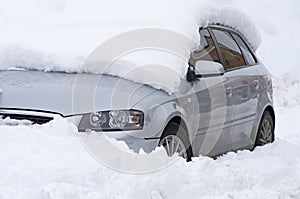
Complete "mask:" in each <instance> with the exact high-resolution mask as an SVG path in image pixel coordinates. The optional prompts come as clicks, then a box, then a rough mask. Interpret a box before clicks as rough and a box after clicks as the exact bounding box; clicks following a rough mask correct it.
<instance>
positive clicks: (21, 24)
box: [0, 0, 260, 92]
mask: <svg viewBox="0 0 300 199" xmlns="http://www.w3.org/2000/svg"><path fill="white" fill-rule="evenodd" d="M32 1H33V0H32ZM30 2H31V1H30ZM49 3H50V2H49ZM51 4H54V5H52V6H49V8H47V7H45V6H44V5H42V4H35V3H34V4H24V5H23V3H21V5H22V6H24V10H23V9H22V10H20V13H18V14H17V15H12V13H14V14H15V13H16V12H15V10H13V11H12V13H10V12H9V8H10V6H12V5H11V4H10V3H9V2H5V4H4V5H3V9H4V12H3V13H2V14H0V17H1V16H2V20H1V19H0V25H1V27H2V37H1V38H0V70H1V69H2V70H4V69H8V68H10V67H24V68H27V69H37V70H45V71H64V72H89V73H96V74H103V73H105V74H111V75H115V76H120V77H123V78H126V79H130V80H132V81H136V82H140V83H144V84H149V85H151V86H154V87H155V88H162V89H164V90H166V91H168V92H175V91H176V88H177V87H178V84H179V79H180V78H185V75H186V71H187V63H188V59H189V56H190V52H191V50H192V49H194V48H196V46H197V45H199V43H200V38H199V33H198V29H199V27H206V26H207V25H208V24H216V23H220V24H223V25H226V26H229V27H232V28H234V29H237V30H239V31H240V32H241V33H242V34H244V35H245V37H246V38H247V39H248V41H249V42H250V43H251V45H252V46H253V48H254V49H257V48H258V46H259V44H260V35H259V33H258V31H257V29H256V27H255V26H254V25H253V23H252V22H251V20H250V19H249V18H248V17H247V16H245V15H244V14H243V13H241V12H239V11H238V10H236V9H233V8H227V7H222V6H214V5H213V4H212V3H210V2H209V1H208V0H201V1H196V0H192V1H190V2H188V3H187V2H184V1H181V0H175V1H174V0H166V1H163V2H162V1H159V0H154V1H151V2H140V1H138V0H133V1H130V3H129V4H127V3H124V2H120V1H116V0H113V1H110V2H107V1H96V0H88V1H84V2H81V1H79V0H76V1H72V2H67V1H63V2H62V3H58V2H57V3H51ZM56 4H57V5H56ZM115 5H119V6H117V7H116V6H115ZM6 9H7V10H6ZM13 9H15V8H13ZM47 9H48V10H47ZM27 10H30V12H27ZM42 10H43V11H42ZM166 10H167V12H166ZM154 13H155V14H154ZM178 13H180V14H178ZM7 22H9V23H7ZM143 28H148V29H149V28H155V29H165V30H169V31H173V32H174V33H173V34H178V35H182V37H185V38H186V39H185V41H182V42H180V41H179V40H178V37H173V36H172V33H169V34H167V35H164V36H162V37H161V38H159V37H158V36H157V35H155V34H154V35H150V33H151V32H150V33H149V34H146V33H144V34H141V35H139V37H141V42H140V45H138V46H135V47H136V48H137V49H132V48H129V49H127V48H128V47H131V46H130V45H131V44H130V43H127V42H126V41H124V40H123V41H122V40H120V42H119V43H118V45H116V46H113V47H111V48H109V49H106V51H103V52H111V51H113V52H118V51H119V50H120V49H123V48H125V49H127V51H124V52H122V54H117V56H116V57H109V60H108V61H107V60H97V61H98V64H97V66H95V65H94V64H93V65H90V64H86V62H84V60H85V59H86V58H88V59H89V58H90V56H88V55H89V54H90V53H91V52H92V51H93V50H94V49H95V48H96V47H98V45H100V44H103V42H107V41H108V40H110V39H111V38H114V39H115V36H117V35H119V34H121V33H125V32H128V31H132V30H136V29H143ZM170 34H171V35H170ZM149 35H150V36H149ZM134 39H138V38H137V37H135V38H131V39H130V38H129V39H128V41H134ZM157 40H161V41H166V44H167V46H168V47H169V48H167V49H164V47H166V46H163V45H162V44H161V42H158V41H157ZM181 40H184V39H181ZM109 44H111V43H109ZM156 44H158V45H156ZM109 46H112V45H109ZM149 48H154V49H156V51H155V53H154V54H155V55H150V56H149V55H148V57H147V53H149V52H145V53H144V54H143V56H141V57H140V58H141V60H143V62H142V63H141V62H140V61H137V60H136V59H132V57H133V56H125V57H123V56H124V54H130V53H132V51H133V50H135V51H136V50H143V49H149ZM176 49H181V50H180V52H179V54H176V55H173V57H171V56H169V57H170V59H169V61H168V62H166V59H165V57H166V56H165V54H166V53H165V52H163V51H164V50H167V51H168V52H169V54H170V53H171V54H172V52H175V53H176V52H177V50H176ZM103 50H104V49H103ZM93 53H94V52H93ZM98 57H100V58H107V57H106V56H104V55H103V53H101V54H100V55H98ZM145 57H146V58H145ZM100 58H99V59H100ZM117 59H124V60H125V61H126V62H127V63H129V65H130V66H127V65H125V66H124V67H120V66H119V65H118V64H117V65H114V63H115V61H116V60H117ZM103 61H104V62H106V61H107V62H106V63H105V64H103ZM82 63H84V65H83V66H82ZM122 63H124V62H122ZM111 64H112V65H111ZM141 64H142V65H145V64H148V65H149V64H155V65H162V66H165V67H166V68H170V69H172V70H173V71H174V73H176V74H177V75H169V76H168V79H169V80H168V82H167V83H166V82H160V80H161V79H163V78H160V77H159V78H157V76H159V75H160V74H161V73H162V72H161V71H159V70H157V68H156V67H152V68H151V66H149V67H142V66H141ZM128 67H130V68H132V70H136V69H137V70H139V71H140V72H139V73H137V74H134V75H133V74H131V75H124V73H126V72H127V68H128ZM140 74H147V77H148V78H140V79H139V80H138V81H137V77H140ZM164 87H166V88H164Z"/></svg>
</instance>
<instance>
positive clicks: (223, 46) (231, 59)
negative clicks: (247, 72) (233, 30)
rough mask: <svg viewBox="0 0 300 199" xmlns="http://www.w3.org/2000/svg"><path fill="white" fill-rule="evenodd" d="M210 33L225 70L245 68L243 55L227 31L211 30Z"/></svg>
mask: <svg viewBox="0 0 300 199" xmlns="http://www.w3.org/2000/svg"><path fill="white" fill-rule="evenodd" d="M212 31H213V33H214V35H215V37H216V40H217V43H218V45H219V47H220V50H221V52H222V54H223V57H224V61H225V66H224V67H225V69H227V70H230V69H234V68H239V67H242V66H245V65H246V63H245V60H244V57H243V54H242V52H241V50H240V48H239V46H238V45H237V43H236V42H235V41H234V39H233V37H232V36H231V34H230V33H229V32H227V31H221V30H217V29H213V30H212Z"/></svg>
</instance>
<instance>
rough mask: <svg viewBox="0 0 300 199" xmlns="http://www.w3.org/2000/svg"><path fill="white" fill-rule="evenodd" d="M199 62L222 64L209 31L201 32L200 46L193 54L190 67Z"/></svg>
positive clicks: (203, 30) (202, 30)
mask: <svg viewBox="0 0 300 199" xmlns="http://www.w3.org/2000/svg"><path fill="white" fill-rule="evenodd" d="M198 60H205V61H213V62H219V63H220V62H221V61H220V57H219V54H218V51H217V48H216V46H215V44H214V41H213V39H212V37H211V35H210V33H209V31H208V30H207V29H201V30H200V46H199V47H198V48H197V49H196V50H194V51H193V52H192V53H191V57H190V61H189V62H190V65H192V66H194V65H195V63H196V61H198Z"/></svg>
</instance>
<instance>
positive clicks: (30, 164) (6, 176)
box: [0, 0, 300, 199]
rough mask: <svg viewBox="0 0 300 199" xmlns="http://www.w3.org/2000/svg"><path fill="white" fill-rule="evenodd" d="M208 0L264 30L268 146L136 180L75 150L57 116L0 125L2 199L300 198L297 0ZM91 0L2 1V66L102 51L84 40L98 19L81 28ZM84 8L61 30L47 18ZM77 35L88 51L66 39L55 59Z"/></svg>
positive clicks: (72, 133) (69, 129)
mask: <svg viewBox="0 0 300 199" xmlns="http://www.w3.org/2000/svg"><path fill="white" fill-rule="evenodd" d="M214 1H215V2H216V3H217V4H220V5H228V6H234V7H237V8H239V9H241V10H243V11H244V12H246V13H247V14H248V15H250V16H251V17H252V18H253V19H254V21H255V23H257V25H258V28H259V29H260V30H261V32H262V45H261V47H260V48H259V50H258V54H259V56H260V57H261V59H262V60H263V62H264V63H265V64H266V66H267V67H268V68H269V70H270V71H271V72H272V73H273V74H274V76H275V77H274V89H275V93H274V94H275V107H276V115H277V120H276V142H275V143H274V144H271V145H267V146H264V147H259V148H257V149H255V150H254V151H253V152H250V151H240V152H238V153H232V152H231V153H228V154H226V155H224V156H222V157H220V158H218V159H217V160H213V159H211V158H208V157H200V158H195V159H194V160H193V161H192V162H189V163H186V162H185V161H184V160H182V161H180V160H179V161H177V162H176V163H174V164H172V165H170V166H169V167H168V168H166V169H163V170H160V171H158V172H154V173H149V174H142V175H134V174H125V173H119V172H117V171H114V170H111V169H109V168H106V167H104V166H102V165H101V164H100V163H99V162H97V161H96V160H94V159H93V158H92V157H91V156H90V155H89V154H88V153H87V152H86V150H85V149H84V147H83V146H82V145H81V143H80V140H79V138H78V137H77V134H76V129H75V127H74V126H72V125H71V124H69V123H67V122H66V121H64V120H63V119H61V118H56V119H55V120H54V121H52V122H50V123H49V124H45V125H41V126H39V125H35V126H17V127H9V126H0V132H1V133H0V198H72V199H73V198H237V199H240V198H253V199H254V198H255V199H256V198H270V199H273V198H291V199H292V198H293V199H294V198H296V199H297V198H300V134H299V133H300V126H299V125H298V122H299V121H300V120H299V116H298V115H299V114H300V81H299V80H300V76H299V75H300V69H299V67H298V63H297V61H298V59H297V58H298V57H299V55H298V53H299V52H300V50H299V48H300V47H299V45H298V43H299V42H300V38H299V37H300V34H299V32H300V24H299V23H300V20H299V19H300V14H299V11H300V3H299V1H297V0H286V1H280V0H273V1H267V0H265V1H260V0H252V1H250V0H248V1H245V0H244V1H238V0H214ZM95 2H96V1H92V0H90V1H84V2H83V1H82V2H80V1H79V0H73V1H71V0H45V1H38V0H28V1H17V0H11V1H0V28H1V33H0V35H1V37H0V45H5V46H11V48H8V49H7V48H6V50H5V51H4V52H3V51H1V50H0V51H1V52H0V56H7V57H6V60H8V61H10V60H15V59H21V60H23V59H24V58H26V60H27V61H28V63H30V61H32V62H35V60H36V59H35V56H38V57H39V56H41V55H43V53H45V52H46V53H50V54H51V53H53V57H55V59H49V57H45V60H43V61H44V62H43V63H45V64H49V63H53V60H55V61H57V62H59V63H63V62H66V63H69V62H70V61H74V59H73V55H74V54H78V56H80V55H81V54H84V53H85V52H86V51H89V50H92V47H93V43H94V42H95V43H97V42H98V43H100V41H92V40H88V39H87V41H86V38H87V35H89V34H92V33H93V32H94V27H96V26H99V25H101V20H99V19H95V20H94V21H89V20H85V19H90V18H91V17H90V15H93V14H95V13H97V12H102V11H103V10H104V9H103V8H101V6H100V5H101V4H100V5H99V3H98V4H97V3H95ZM107 2H108V1H107ZM129 2H130V1H129V0H128V1H122V2H121V5H120V6H116V8H117V9H116V13H114V14H115V15H118V11H121V10H122V7H123V6H124V5H127V4H129ZM141 2H142V1H141ZM93 3H95V4H96V5H98V6H99V8H98V7H95V6H94V5H93ZM148 4H149V5H150V3H148ZM84 6H87V7H88V8H90V9H92V10H93V12H87V11H86V10H83V11H82V12H81V13H78V18H76V19H73V18H69V19H67V17H64V19H65V21H61V22H60V23H58V22H57V20H52V19H53V18H55V17H59V16H60V15H66V13H69V12H72V10H70V9H71V8H74V7H77V8H78V9H75V10H77V11H78V10H80V9H79V8H80V7H84ZM152 6H159V5H152ZM138 14H139V13H138V12H137V18H138ZM95 15H96V14H95ZM73 16H74V15H73ZM106 25H109V24H106ZM78 27H79V28H78ZM78 29H80V30H81V32H80V33H78V34H75V36H74V37H75V38H72V35H70V37H71V39H74V40H76V41H78V45H77V44H76V46H80V44H81V42H88V44H85V45H82V46H85V47H86V48H85V49H76V47H74V48H72V49H69V48H68V45H67V44H66V43H67V41H66V43H60V45H61V46H60V48H59V49H61V51H57V49H58V47H57V46H56V45H55V42H53V40H52V39H53V38H55V37H57V38H59V37H60V36H62V35H63V34H64V33H65V32H69V31H70V30H74V31H75V30H78ZM125 29H126V28H124V30H125ZM65 30H66V31H65ZM47 33H48V34H47ZM64 36H65V35H64ZM80 38H84V39H85V40H83V39H82V40H80ZM98 43H97V44H98ZM41 44H45V45H44V46H43V45H41ZM20 46H21V47H22V48H23V50H22V49H20V48H19V47H20ZM27 47H28V48H27ZM90 48H91V49H90ZM9 49H10V50H11V52H15V51H16V50H17V52H18V53H19V54H18V55H20V56H21V57H15V56H13V53H11V52H8V50H9ZM24 49H26V50H24ZM27 49H33V50H27ZM60 53H61V55H63V56H61V57H60V56H59V55H60ZM68 54H69V55H70V59H69V60H68ZM79 60H80V58H79ZM75 61H76V60H75ZM2 64H3V63H2Z"/></svg>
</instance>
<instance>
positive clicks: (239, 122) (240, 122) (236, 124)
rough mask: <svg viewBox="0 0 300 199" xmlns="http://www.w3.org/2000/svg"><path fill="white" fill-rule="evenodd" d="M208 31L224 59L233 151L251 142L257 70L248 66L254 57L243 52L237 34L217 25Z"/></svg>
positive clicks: (254, 116)
mask: <svg viewBox="0 0 300 199" xmlns="http://www.w3.org/2000/svg"><path fill="white" fill-rule="evenodd" d="M212 31H213V34H214V36H215V38H216V40H217V43H218V45H219V48H220V50H221V52H222V56H223V58H224V65H225V68H226V77H227V78H229V79H230V80H229V81H230V89H229V90H230V91H228V92H230V93H231V96H232V99H233V104H234V105H233V109H232V112H233V120H232V121H231V127H232V131H231V136H230V139H231V147H232V149H233V150H236V149H240V148H244V147H246V146H250V145H251V133H252V129H253V125H254V120H255V118H256V107H257V103H258V97H257V94H258V88H259V85H258V84H259V83H258V77H257V70H256V68H255V67H252V66H251V65H253V61H254V58H253V57H252V56H251V54H246V53H247V52H248V53H250V52H249V49H248V47H247V46H245V45H246V44H245V43H244V42H243V40H241V38H240V36H239V35H238V34H237V33H234V32H232V31H230V30H224V29H218V28H215V29H213V30H212ZM242 44H244V45H243V46H242ZM251 57H252V60H251ZM254 63H255V62H254Z"/></svg>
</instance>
